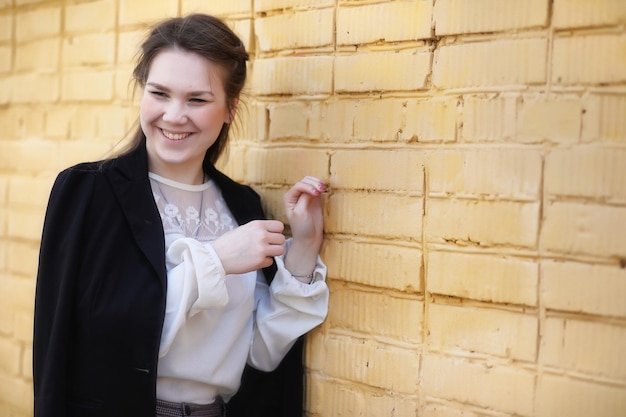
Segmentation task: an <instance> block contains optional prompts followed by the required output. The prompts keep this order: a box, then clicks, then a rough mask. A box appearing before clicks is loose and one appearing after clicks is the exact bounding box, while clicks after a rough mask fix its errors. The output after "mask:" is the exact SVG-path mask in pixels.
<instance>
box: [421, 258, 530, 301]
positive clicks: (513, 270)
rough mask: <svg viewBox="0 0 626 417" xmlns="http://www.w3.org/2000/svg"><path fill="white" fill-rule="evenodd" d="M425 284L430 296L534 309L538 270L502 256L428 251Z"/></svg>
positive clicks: (522, 260)
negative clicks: (439, 295)
mask: <svg viewBox="0 0 626 417" xmlns="http://www.w3.org/2000/svg"><path fill="white" fill-rule="evenodd" d="M427 285H428V288H427V290H428V292H430V293H433V294H441V295H444V296H452V297H459V298H469V299H473V300H479V301H486V302H491V303H506V304H517V305H527V306H533V307H534V306H537V289H538V285H539V267H538V265H537V263H535V262H533V261H528V260H524V259H518V258H514V257H505V256H502V255H500V256H495V255H476V254H469V253H468V254H465V253H454V252H440V251H430V252H429V253H428V280H427Z"/></svg>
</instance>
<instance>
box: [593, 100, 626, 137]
mask: <svg viewBox="0 0 626 417" xmlns="http://www.w3.org/2000/svg"><path fill="white" fill-rule="evenodd" d="M582 103H583V107H584V112H585V113H584V114H583V129H582V140H583V142H596V141H601V142H609V143H618V144H624V143H626V118H624V117H622V115H623V114H626V95H608V94H606V95H599V94H593V95H591V96H587V97H585V98H583V101H582Z"/></svg>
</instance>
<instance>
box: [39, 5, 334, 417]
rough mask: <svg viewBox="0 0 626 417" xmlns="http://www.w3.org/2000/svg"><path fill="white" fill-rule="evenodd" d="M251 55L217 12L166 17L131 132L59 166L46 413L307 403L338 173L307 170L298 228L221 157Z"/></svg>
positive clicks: (48, 284) (42, 314) (143, 66)
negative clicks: (272, 210) (307, 347)
mask: <svg viewBox="0 0 626 417" xmlns="http://www.w3.org/2000/svg"><path fill="white" fill-rule="evenodd" d="M247 58H248V55H247V53H246V51H245V49H244V47H243V45H242V43H241V41H240V40H239V39H238V38H237V36H236V35H235V34H234V33H232V31H231V30H230V29H228V27H227V26H225V25H224V24H223V23H222V22H221V21H220V20H218V19H216V18H213V17H210V16H206V15H199V14H196V15H191V16H188V17H185V18H175V19H170V20H167V21H164V22H162V23H160V24H159V25H157V26H155V27H154V29H153V30H152V32H151V33H150V35H149V36H148V38H147V39H146V41H145V42H144V43H143V45H142V53H141V55H140V57H139V61H138V64H137V66H136V68H135V70H134V72H133V75H134V78H135V80H136V82H137V83H138V84H139V85H140V86H141V87H142V88H143V96H142V99H141V103H140V127H139V128H138V130H137V132H136V134H135V136H134V138H133V140H132V142H131V144H130V146H129V147H128V149H127V150H125V151H124V152H122V154H121V155H119V156H117V157H115V158H111V159H109V160H106V161H103V162H100V163H84V164H79V165H77V166H74V167H72V168H69V169H67V170H65V171H63V172H62V173H60V174H59V176H58V178H57V180H56V182H55V185H54V187H53V189H52V192H51V195H50V201H49V206H48V211H47V213H46V220H45V224H44V231H43V237H42V244H41V252H40V262H39V272H38V277H37V293H36V299H35V333H34V347H33V355H34V357H33V374H34V390H35V416H36V417H53V416H54V417H61V416H63V417H65V416H81V417H89V416H107V417H112V416H115V417H123V416H133V417H136V416H145V417H154V416H155V415H156V416H178V415H180V416H183V415H197V416H222V415H224V414H223V412H224V408H226V407H227V408H228V412H229V417H232V416H235V417H236V416H238V415H241V416H264V415H273V416H280V415H289V416H294V415H299V414H301V410H302V409H301V401H300V400H301V395H302V394H301V378H302V375H301V369H300V367H301V357H300V356H299V355H300V350H299V349H300V348H301V347H300V343H299V342H298V338H299V337H300V336H301V335H303V334H304V333H306V332H307V331H309V330H310V329H312V328H314V327H315V326H317V325H319V324H320V323H321V322H322V321H323V320H324V318H325V316H326V313H327V305H328V288H327V286H326V284H325V281H324V280H325V275H326V268H325V266H324V265H323V263H322V262H321V260H320V259H319V256H318V254H319V249H320V246H321V243H322V226H323V224H322V210H321V201H320V195H321V193H323V192H324V191H325V185H324V183H323V182H322V181H320V180H319V179H317V178H313V177H305V178H304V179H302V180H301V181H299V182H298V183H297V184H295V185H294V186H293V187H292V188H291V189H290V190H289V191H288V192H287V193H286V194H285V196H284V205H285V210H286V214H287V219H288V220H289V223H290V226H291V231H292V238H290V239H289V240H287V241H286V240H285V237H284V236H283V234H282V232H283V225H282V223H280V222H278V221H275V220H262V219H263V218H264V217H263V212H262V209H261V205H260V200H259V196H258V195H257V194H256V193H255V192H254V191H253V190H252V189H251V188H250V187H247V186H244V185H240V184H237V183H235V182H234V181H232V180H231V179H229V178H228V177H226V176H225V175H224V174H222V173H220V172H219V171H218V170H217V169H216V168H215V166H214V163H215V162H216V160H217V159H218V158H219V156H220V155H221V153H222V151H223V150H224V147H225V146H226V141H227V137H228V131H229V127H230V124H231V123H232V121H233V118H234V116H235V112H236V109H237V104H238V99H239V95H240V93H241V90H242V88H243V85H244V83H245V79H246V60H247ZM294 344H295V346H294ZM290 350H291V352H290ZM281 362H282V365H281ZM246 364H248V365H250V367H247V368H246V369H245V375H244V381H243V385H241V384H242V382H241V378H242V374H244V367H246ZM277 367H278V369H277V370H275V369H276V368H277ZM294 381H295V382H294ZM293 387H296V388H298V391H300V392H295V393H294V392H290V391H289V390H290V389H291V390H293ZM240 388H241V392H240V393H239V395H237V396H235V398H233V396H234V395H235V393H236V392H237V391H238V390H239V389H240ZM285 393H287V394H288V395H285ZM224 404H227V406H225V405H224Z"/></svg>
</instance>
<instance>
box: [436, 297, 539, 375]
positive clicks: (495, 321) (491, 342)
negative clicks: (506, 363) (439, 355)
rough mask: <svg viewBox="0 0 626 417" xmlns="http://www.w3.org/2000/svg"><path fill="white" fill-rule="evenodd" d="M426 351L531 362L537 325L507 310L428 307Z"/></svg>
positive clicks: (535, 320)
mask: <svg viewBox="0 0 626 417" xmlns="http://www.w3.org/2000/svg"><path fill="white" fill-rule="evenodd" d="M427 327H428V331H429V332H428V339H427V344H428V349H429V350H431V351H433V350H434V351H439V352H449V353H458V352H459V351H465V352H468V353H477V354H487V355H493V356H499V357H502V358H507V359H512V360H517V361H526V362H531V363H532V362H534V361H535V358H536V355H537V337H538V336H537V335H538V327H539V323H538V320H537V318H536V317H531V316H527V315H524V314H520V313H514V312H510V311H502V310H495V309H486V308H472V307H467V306H454V305H441V304H434V303H433V304H430V306H429V308H428V324H427Z"/></svg>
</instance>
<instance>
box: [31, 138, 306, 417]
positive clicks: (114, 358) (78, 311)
mask: <svg viewBox="0 0 626 417" xmlns="http://www.w3.org/2000/svg"><path fill="white" fill-rule="evenodd" d="M204 169H205V171H206V172H207V174H208V175H209V177H210V178H212V179H213V180H214V181H215V182H216V184H217V185H218V186H219V187H220V189H221V190H222V194H223V196H224V199H225V201H226V203H227V205H228V207H229V209H230V210H231V212H232V214H233V215H234V217H235V219H236V221H237V222H238V224H244V223H247V222H249V221H251V220H254V219H262V218H264V214H263V210H262V208H261V202H260V198H259V196H258V194H256V193H255V192H254V191H253V190H252V189H251V188H250V187H247V186H244V185H241V184H238V183H236V182H234V181H232V180H231V179H230V178H228V177H227V176H225V175H224V174H222V173H221V172H219V171H218V170H217V169H216V168H215V167H214V166H213V165H212V164H210V163H208V162H206V161H205V164H204ZM147 173H148V163H147V154H146V149H145V144H142V146H140V147H139V148H138V149H136V150H135V151H132V152H131V153H129V154H127V155H125V156H122V157H119V158H117V159H114V160H111V161H107V162H104V163H85V164H80V165H76V166H74V167H72V168H69V169H67V170H65V171H63V172H61V173H60V174H59V176H58V177H57V179H56V181H55V184H54V187H53V189H52V192H51V195H50V200H49V203H48V209H47V212H46V219H45V223H44V230H43V236H42V242H41V251H40V256H39V270H38V274H37V290H36V297H35V327H34V342H33V385H34V394H35V417H74V416H80V417H96V416H98V417H126V416H128V417H154V415H155V401H156V398H155V392H156V370H157V358H158V351H159V341H160V337H161V329H162V326H163V319H164V315H165V299H166V295H165V292H166V282H167V281H166V269H165V241H164V235H163V227H162V224H161V220H160V217H159V212H158V210H157V207H156V204H155V202H154V198H153V196H152V191H151V188H150V183H149V179H148V175H147ZM275 271H276V266H275V265H273V266H272V267H270V268H266V269H265V270H264V272H265V276H266V279H268V281H271V279H272V278H273V276H274V273H275ZM302 385H303V384H302V341H301V340H300V341H298V343H296V344H295V346H294V348H292V350H291V351H290V352H289V354H288V355H287V357H286V358H285V359H284V360H283V362H282V363H281V365H280V366H279V368H278V369H277V370H276V371H274V372H271V373H265V372H260V371H256V370H254V369H252V368H249V367H246V370H245V371H244V378H243V381H242V386H241V389H240V390H239V392H238V393H237V395H236V396H235V397H234V398H233V399H232V400H231V401H230V402H229V404H228V416H229V417H264V416H268V417H269V416H272V417H276V416H279V417H280V416H283V417H294V416H301V415H302V398H303V393H302V390H303V386H302Z"/></svg>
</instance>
